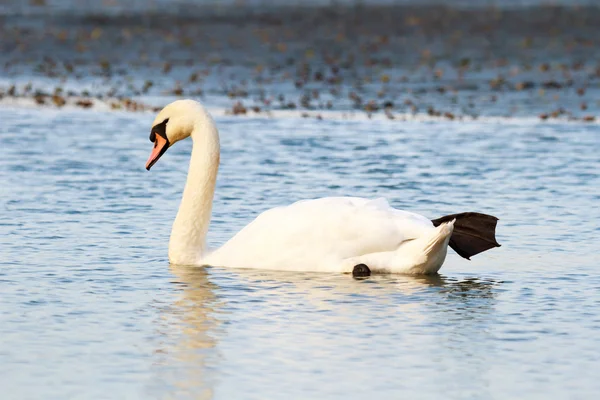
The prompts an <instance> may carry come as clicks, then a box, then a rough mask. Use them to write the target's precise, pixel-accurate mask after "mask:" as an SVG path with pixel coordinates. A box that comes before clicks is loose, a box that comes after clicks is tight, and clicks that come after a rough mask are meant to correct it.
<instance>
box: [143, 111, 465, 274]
mask: <svg viewBox="0 0 600 400" xmlns="http://www.w3.org/2000/svg"><path fill="white" fill-rule="evenodd" d="M167 118H168V119H169V122H168V124H167V131H166V134H167V136H168V137H169V139H170V142H172V143H174V142H175V141H178V140H181V139H182V138H184V137H185V136H186V135H187V136H191V137H192V140H193V141H194V146H193V150H192V156H191V160H190V167H189V172H188V178H187V182H186V186H185V190H184V194H183V199H182V202H181V206H180V208H179V212H178V213H177V217H176V220H175V223H174V224H173V230H172V232H171V240H170V242H169V259H170V261H171V263H173V264H199V265H212V266H224V267H233V268H258V269H271V270H289V271H330V272H351V271H352V269H353V267H354V266H355V265H358V264H366V265H367V266H368V267H369V268H370V269H371V271H372V272H380V273H406V274H429V273H435V272H437V271H438V270H439V268H440V267H441V266H442V264H443V262H444V259H445V257H446V251H447V246H448V241H449V239H450V236H451V235H452V230H453V224H454V222H450V223H447V224H443V225H440V226H438V227H434V226H433V224H432V222H431V221H430V220H429V219H427V218H425V217H423V216H421V215H418V214H414V213H411V212H407V211H402V210H397V209H394V208H392V207H390V205H389V204H388V202H387V201H386V200H385V199H383V198H379V199H364V198H357V197H326V198H321V199H315V200H302V201H298V202H296V203H294V204H292V205H289V206H286V207H277V208H274V209H271V210H268V211H265V212H264V213H262V214H260V215H259V216H258V217H257V218H256V219H255V220H254V221H252V222H251V223H250V224H248V225H247V226H246V227H245V228H243V229H242V230H241V231H240V232H239V233H237V234H236V235H235V236H234V237H233V238H231V239H230V240H229V241H228V242H227V243H225V244H224V245H223V246H222V247H221V248H219V249H217V250H215V251H213V252H208V251H206V250H205V239H206V237H205V236H206V232H207V230H208V224H209V222H210V212H211V208H212V199H213V194H214V188H215V181H216V176H217V170H218V163H219V150H220V149H219V137H218V132H217V129H216V127H215V125H214V122H213V120H212V118H211V117H210V116H209V115H208V113H207V112H206V110H205V109H204V108H203V107H202V106H201V105H200V104H199V103H197V102H195V101H191V100H180V101H176V102H174V103H171V104H170V105H168V106H167V107H165V108H164V109H163V110H162V111H161V112H160V113H159V115H158V116H157V118H156V120H155V123H160V122H162V121H164V120H165V119H167ZM171 137H172V140H171Z"/></svg>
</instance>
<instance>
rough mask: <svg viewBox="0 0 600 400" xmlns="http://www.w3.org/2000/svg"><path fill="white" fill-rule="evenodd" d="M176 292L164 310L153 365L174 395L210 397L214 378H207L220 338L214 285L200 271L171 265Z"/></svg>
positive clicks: (205, 273)
mask: <svg viewBox="0 0 600 400" xmlns="http://www.w3.org/2000/svg"><path fill="white" fill-rule="evenodd" d="M171 272H172V273H173V274H174V275H175V277H176V279H175V281H174V282H173V283H174V284H176V285H177V286H178V287H179V289H180V291H179V293H178V294H177V298H176V299H175V301H174V302H173V303H172V305H171V306H169V307H166V308H164V309H163V310H164V313H163V315H162V318H161V322H162V323H163V324H165V325H166V326H165V327H164V328H163V329H162V330H163V331H164V332H163V333H164V334H165V336H167V337H165V338H164V340H163V343H162V346H161V348H160V349H159V350H158V351H157V358H159V359H160V361H159V362H157V364H159V365H160V367H161V369H162V368H164V370H162V371H161V378H162V379H164V378H165V377H166V378H167V379H168V380H169V382H168V383H169V385H167V386H175V387H176V391H175V392H176V393H175V394H177V396H173V397H174V398H176V397H180V396H182V395H184V397H186V398H187V396H188V395H192V397H193V398H198V399H210V398H213V387H214V385H215V383H216V382H215V381H216V379H215V378H214V377H213V376H212V375H211V373H210V371H211V362H212V363H214V362H216V361H217V360H216V357H218V353H217V352H216V351H215V346H216V345H217V338H218V337H219V336H220V332H219V320H218V319H217V313H218V312H219V311H218V309H219V300H218V298H217V296H216V295H215V292H214V290H215V286H214V284H212V283H211V282H210V281H209V279H208V273H207V271H206V270H205V269H204V268H198V267H186V266H176V265H171Z"/></svg>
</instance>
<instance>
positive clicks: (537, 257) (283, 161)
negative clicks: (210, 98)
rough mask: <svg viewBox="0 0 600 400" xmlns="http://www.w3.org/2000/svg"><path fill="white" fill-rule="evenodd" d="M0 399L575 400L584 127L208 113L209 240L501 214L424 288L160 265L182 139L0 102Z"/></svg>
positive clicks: (184, 152) (598, 312)
mask: <svg viewBox="0 0 600 400" xmlns="http://www.w3.org/2000/svg"><path fill="white" fill-rule="evenodd" d="M0 119H1V120H2V121H3V129H2V131H3V133H2V135H1V136H0V148H2V149H3V150H2V157H1V158H0V171H1V172H0V177H1V178H2V181H3V185H2V190H1V191H0V202H1V204H2V213H0V227H1V228H0V229H1V230H0V232H1V235H0V249H1V252H2V257H1V259H0V288H1V293H2V294H1V299H2V300H1V302H0V337H1V338H2V340H1V341H0V383H1V385H2V387H3V393H4V395H3V398H7V399H34V398H45V399H54V398H56V399H64V398H86V399H103V398H110V399H114V398H128V399H131V398H144V399H146V398H182V399H183V398H195V399H197V398H202V399H209V398H215V399H232V398H248V399H264V398H282V397H285V398H289V399H292V398H310V397H318V398H342V397H344V398H366V397H367V396H368V397H373V396H375V397H378V398H397V397H398V396H399V395H400V394H402V395H404V396H405V397H407V398H432V399H433V398H440V396H443V397H444V398H453V399H466V398H532V399H533V398H547V397H548V396H552V397H553V398H592V397H594V395H597V393H598V392H599V391H600V383H599V382H598V379H597V372H596V371H597V368H598V366H599V363H600V352H599V351H598V348H599V346H600V335H599V332H600V277H599V276H598V239H599V238H600V229H599V228H598V223H597V221H598V220H600V208H598V207H597V204H598V201H599V200H600V175H599V173H598V151H599V150H600V142H599V140H598V139H599V133H600V127H598V125H595V124H592V125H590V124H576V123H556V124H539V123H532V122H530V121H529V120H525V119H513V120H510V121H506V122H505V123H502V124H499V123H482V122H442V121H440V122H430V123H426V122H399V121H381V120H380V121H368V120H365V121H360V120H359V121H343V120H335V119H333V118H330V119H325V120H323V121H318V120H308V119H296V118H277V119H258V118H239V117H224V116H219V117H218V118H217V123H218V125H219V127H220V131H221V136H222V149H223V154H222V158H221V160H222V166H221V170H220V175H219V182H218V188H217V192H216V198H215V206H214V216H213V224H212V226H211V232H210V234H209V236H210V242H211V244H212V245H218V244H219V243H222V242H224V241H225V240H226V239H227V238H228V237H230V236H231V235H232V234H233V233H234V232H236V231H237V230H238V229H240V228H241V227H242V226H244V224H246V223H248V222H249V221H250V220H251V219H252V218H253V217H254V216H256V215H257V213H259V212H261V211H263V210H265V209H267V208H270V207H273V206H276V205H282V204H287V203H290V202H292V201H294V200H297V199H300V198H309V197H316V196H323V195H353V196H354V195H355V196H369V197H375V196H385V197H387V198H388V199H389V200H390V202H391V203H392V204H393V205H394V206H396V207H399V208H405V209H409V210H412V211H416V212H420V213H422V214H424V215H427V216H429V217H431V218H435V217H439V216H440V215H444V214H447V213H452V212H460V211H467V210H474V211H481V212H486V213H490V214H493V215H497V216H498V217H499V218H500V224H499V228H498V240H499V241H500V243H502V245H503V247H501V248H499V249H494V250H491V251H489V252H487V253H485V254H482V255H479V256H477V257H475V258H474V259H473V260H472V261H470V262H469V261H466V260H462V259H460V258H459V257H458V256H456V255H455V254H454V253H452V254H451V255H449V257H448V259H447V261H446V264H445V265H444V267H443V268H442V270H441V273H442V275H440V276H436V277H428V278H425V277H420V278H413V277H403V276H374V277H371V278H368V279H366V280H354V279H352V278H351V277H350V276H348V275H337V274H333V275H329V274H311V273H306V274H300V273H282V272H264V271H243V270H229V269H221V268H206V269H204V268H182V267H170V266H169V264H168V260H167V243H168V236H169V232H170V224H171V223H172V220H173V218H174V216H175V213H176V211H177V207H178V202H179V197H180V193H181V190H182V187H183V182H184V179H185V173H186V168H187V159H188V157H189V151H190V146H191V144H190V142H189V141H187V142H184V143H180V144H177V145H176V147H174V148H173V149H171V150H170V151H169V152H168V153H167V154H166V155H165V157H163V158H162V159H161V160H160V162H159V163H158V164H157V165H156V166H155V167H154V168H153V170H152V171H151V172H146V171H145V170H144V163H145V160H146V157H147V155H148V153H149V151H150V146H151V144H150V143H149V142H148V139H147V136H148V135H147V134H148V131H149V127H150V124H151V121H152V119H153V116H152V115H150V114H127V113H119V112H113V113H109V112H106V113H103V112H89V111H78V110H66V111H65V110H63V111H56V110H43V109H23V108H14V109H11V108H2V109H0Z"/></svg>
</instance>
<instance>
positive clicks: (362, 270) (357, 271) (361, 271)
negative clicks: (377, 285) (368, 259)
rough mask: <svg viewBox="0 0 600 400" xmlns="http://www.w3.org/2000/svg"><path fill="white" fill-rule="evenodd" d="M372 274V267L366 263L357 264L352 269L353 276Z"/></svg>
mask: <svg viewBox="0 0 600 400" xmlns="http://www.w3.org/2000/svg"><path fill="white" fill-rule="evenodd" d="M370 275H371V269H369V267H367V266H366V265H365V264H358V265H355V266H354V268H353V269H352V276H353V277H355V278H357V277H364V276H370Z"/></svg>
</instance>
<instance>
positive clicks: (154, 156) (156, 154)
mask: <svg viewBox="0 0 600 400" xmlns="http://www.w3.org/2000/svg"><path fill="white" fill-rule="evenodd" d="M168 148H169V141H168V140H167V139H165V138H164V137H162V136H160V135H155V139H154V148H153V149H152V153H150V157H148V161H146V169H147V170H148V171H150V168H152V166H153V165H154V164H155V163H156V162H157V161H158V159H159V158H160V157H161V156H162V155H163V154H165V151H167V149H168Z"/></svg>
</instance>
